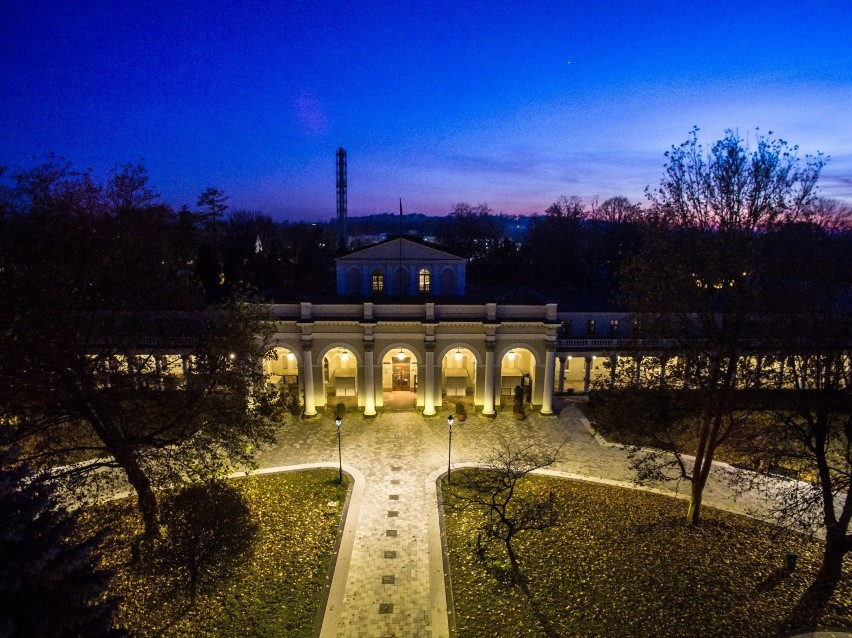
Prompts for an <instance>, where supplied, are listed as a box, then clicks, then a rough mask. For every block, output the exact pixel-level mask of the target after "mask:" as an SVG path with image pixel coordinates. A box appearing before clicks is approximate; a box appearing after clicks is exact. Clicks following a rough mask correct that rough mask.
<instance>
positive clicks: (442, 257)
mask: <svg viewBox="0 0 852 638" xmlns="http://www.w3.org/2000/svg"><path fill="white" fill-rule="evenodd" d="M400 250H401V251H402V256H403V259H416V260H417V261H456V262H467V260H466V259H465V258H464V257H461V256H459V255H456V254H455V253H453V252H451V251H450V250H449V249H448V248H446V247H444V246H440V245H438V244H433V243H431V242H428V241H426V240H425V239H421V238H420V237H414V236H409V235H403V236H399V235H394V236H392V237H388V238H387V239H385V240H384V241H380V242H379V243H377V244H373V245H372V246H366V247H364V248H358V249H356V250H353V251H352V252H350V253H348V254H346V255H343V256H341V257H337V258H336V259H335V261H344V262H346V261H385V260H390V259H399V257H400Z"/></svg>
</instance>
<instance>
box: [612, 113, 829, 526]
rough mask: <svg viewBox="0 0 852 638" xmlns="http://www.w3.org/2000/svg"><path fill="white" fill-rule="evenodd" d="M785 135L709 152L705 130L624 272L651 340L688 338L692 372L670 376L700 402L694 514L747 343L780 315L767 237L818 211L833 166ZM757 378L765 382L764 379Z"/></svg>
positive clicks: (655, 195) (673, 161)
mask: <svg viewBox="0 0 852 638" xmlns="http://www.w3.org/2000/svg"><path fill="white" fill-rule="evenodd" d="M795 151H796V149H795V147H794V148H790V147H789V146H788V145H787V144H786V142H784V141H783V140H778V139H774V138H772V137H771V134H770V136H764V135H762V134H758V135H757V140H756V148H755V149H754V150H751V149H749V148H748V146H747V145H746V144H745V143H744V142H743V140H742V139H741V138H740V137H739V135H737V134H736V133H734V132H732V131H728V132H727V134H726V136H725V137H724V138H723V139H721V140H719V141H717V142H716V143H714V144H713V145H712V146H711V147H710V149H708V150H707V151H706V152H705V149H704V147H703V146H702V145H701V144H699V142H698V135H697V129H694V130H693V132H692V136H691V137H690V139H688V140H687V141H686V142H684V143H683V144H681V145H680V146H677V147H674V148H672V150H671V151H669V152H668V153H667V154H666V155H667V158H668V162H669V163H668V164H667V165H666V175H665V177H664V178H663V179H662V181H661V182H660V186H659V188H658V189H657V190H655V191H649V198H650V199H651V202H652V204H653V210H652V212H651V216H650V221H649V222H648V223H647V224H646V225H645V228H644V233H645V235H644V246H643V249H642V250H641V251H640V253H639V254H638V255H636V256H635V257H634V258H633V259H631V260H629V261H628V262H627V264H626V266H625V267H624V269H623V272H622V278H621V285H622V293H623V295H624V298H625V300H626V302H627V304H628V306H629V308H630V309H631V310H632V311H633V312H634V313H635V315H636V321H639V322H641V323H642V326H643V329H644V330H645V331H646V334H648V336H655V335H660V336H669V337H670V336H671V335H672V332H673V331H675V333H676V335H677V336H678V337H679V341H680V343H679V348H678V359H679V360H681V362H682V363H683V364H684V365H681V366H679V367H677V368H672V369H671V370H669V371H667V378H668V379H669V383H674V382H675V381H678V379H676V377H680V379H679V384H680V386H681V387H686V388H690V389H692V390H693V391H694V392H695V396H696V397H697V398H698V399H699V401H700V405H699V409H697V410H696V411H695V412H694V416H692V417H691V422H692V423H693V427H694V432H695V441H696V444H695V460H694V462H693V463H691V464H690V465H686V464H682V463H680V464H679V469H680V474H679V477H680V478H682V479H684V480H686V481H688V482H689V483H690V487H691V493H690V497H691V498H690V505H689V511H688V513H687V516H688V518H689V520H690V522H691V523H692V524H698V522H699V521H700V512H701V501H702V496H703V492H704V487H705V485H706V484H707V479H708V477H709V474H710V469H711V466H712V463H713V458H714V455H715V452H716V449H717V448H718V446H719V445H720V443H721V442H722V441H723V440H724V439H725V437H726V436H728V435H729V433H730V431H731V428H732V427H736V423H735V422H733V421H732V419H731V415H732V414H733V411H732V409H733V407H734V406H735V399H734V396H733V395H734V390H735V389H736V388H738V387H740V388H741V387H743V385H744V381H746V379H747V377H746V376H744V375H743V374H741V372H742V370H741V368H740V365H741V363H740V362H741V359H742V356H743V355H744V354H746V353H747V352H748V351H747V350H746V349H745V348H744V343H745V339H747V338H748V337H750V336H753V335H754V334H755V333H759V331H760V322H761V318H762V317H764V316H765V313H766V312H767V311H768V310H769V305H767V297H766V295H765V289H766V281H767V278H768V277H767V276H768V275H771V273H768V272H767V271H766V268H765V265H766V262H765V258H764V256H763V255H762V254H761V246H762V233H765V232H767V231H770V230H773V229H775V228H776V227H778V226H779V225H781V224H784V223H789V222H792V221H796V220H799V219H803V218H805V217H806V216H807V213H808V211H809V209H810V207H811V205H812V204H813V202H814V201H815V187H816V182H817V179H818V176H819V173H820V170H821V168H822V166H823V163H824V162H823V160H822V158H821V157H820V156H817V157H816V158H811V157H805V160H804V163H802V162H800V161H799V159H798V157H797V155H796V152H795ZM756 380H757V378H755V381H756Z"/></svg>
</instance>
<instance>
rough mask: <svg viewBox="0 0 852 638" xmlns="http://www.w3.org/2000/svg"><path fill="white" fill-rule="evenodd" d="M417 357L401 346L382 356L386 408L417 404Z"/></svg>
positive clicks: (383, 395) (383, 396)
mask: <svg viewBox="0 0 852 638" xmlns="http://www.w3.org/2000/svg"><path fill="white" fill-rule="evenodd" d="M418 381H419V380H418V378H417V357H416V355H415V353H414V352H413V351H412V350H410V349H408V348H406V347H405V346H400V347H398V348H393V349H391V350H389V351H388V352H386V353H385V356H384V357H383V358H382V402H383V404H384V406H385V408H391V409H393V408H414V407H416V406H417V384H418Z"/></svg>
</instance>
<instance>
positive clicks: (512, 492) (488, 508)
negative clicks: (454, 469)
mask: <svg viewBox="0 0 852 638" xmlns="http://www.w3.org/2000/svg"><path fill="white" fill-rule="evenodd" d="M558 454H559V449H548V448H545V447H543V446H542V445H541V444H538V443H530V442H521V441H518V440H513V439H509V438H506V437H502V436H501V437H499V442H498V443H497V444H496V445H495V446H494V447H493V448H492V450H491V451H490V453H489V454H488V455H487V456H486V457H485V458H484V459H483V460H482V462H481V464H480V466H479V467H478V468H477V469H476V470H472V471H469V472H465V473H464V474H463V476H464V479H463V480H462V481H461V482H460V483H459V484H458V485H457V486H453V487H452V488H451V489H452V494H453V495H454V497H455V498H456V499H457V501H458V502H459V503H460V504H461V507H462V508H466V507H471V506H472V507H475V508H477V509H478V510H481V511H482V512H483V513H484V514H485V517H486V521H485V523H484V524H483V526H482V532H483V533H484V535H485V544H484V545H483V544H482V542H481V541H482V536H481V535H480V539H479V541H478V547H477V549H478V551H479V552H480V553H481V555H484V553H485V551H486V549H487V545H488V543H490V542H491V541H498V542H501V543H502V544H503V547H504V548H505V550H506V554H507V556H508V558H509V563H510V565H511V568H512V571H513V572H514V573H515V574H517V573H518V572H519V570H520V565H519V563H518V556H517V552H516V550H515V546H514V542H515V539H516V537H517V536H518V535H519V534H522V533H524V532H527V531H532V530H543V529H547V528H548V527H552V526H553V525H555V524H556V520H557V516H558V512H557V511H556V507H555V505H554V497H553V493H552V492H551V493H550V494H549V495H548V497H547V498H546V499H544V500H541V499H535V498H531V497H530V496H528V495H526V494H523V493H519V490H518V483H519V482H520V481H522V479H524V477H526V476H527V475H528V474H529V473H530V472H533V471H534V470H537V469H540V468H544V467H548V466H550V465H553V463H555V462H556V458H557V455H558Z"/></svg>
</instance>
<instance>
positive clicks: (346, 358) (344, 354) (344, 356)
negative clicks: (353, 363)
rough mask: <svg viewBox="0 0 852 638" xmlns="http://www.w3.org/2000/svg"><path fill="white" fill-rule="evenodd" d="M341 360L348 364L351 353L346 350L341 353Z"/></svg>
mask: <svg viewBox="0 0 852 638" xmlns="http://www.w3.org/2000/svg"><path fill="white" fill-rule="evenodd" d="M340 360H341V361H343V363H346V362H347V361H349V353H348V352H346V350H344V351H343V352H342V353H340Z"/></svg>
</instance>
